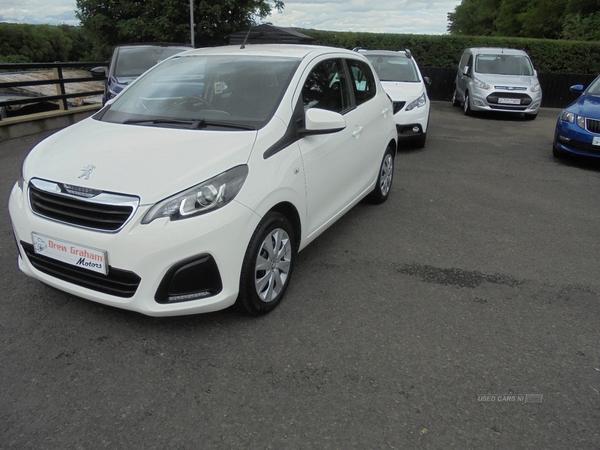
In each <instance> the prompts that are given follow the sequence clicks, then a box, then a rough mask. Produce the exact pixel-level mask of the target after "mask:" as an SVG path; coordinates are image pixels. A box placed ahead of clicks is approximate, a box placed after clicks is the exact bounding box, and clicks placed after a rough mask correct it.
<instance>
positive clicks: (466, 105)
mask: <svg viewBox="0 0 600 450" xmlns="http://www.w3.org/2000/svg"><path fill="white" fill-rule="evenodd" d="M463 106H464V108H463V111H464V112H465V116H470V115H471V114H473V110H472V109H471V98H470V96H469V93H468V92H465V103H464V105H463Z"/></svg>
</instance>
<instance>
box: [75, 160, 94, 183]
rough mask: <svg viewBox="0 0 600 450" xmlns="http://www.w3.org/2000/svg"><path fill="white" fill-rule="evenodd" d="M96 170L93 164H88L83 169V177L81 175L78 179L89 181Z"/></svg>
mask: <svg viewBox="0 0 600 450" xmlns="http://www.w3.org/2000/svg"><path fill="white" fill-rule="evenodd" d="M95 168H96V166H94V165H92V164H88V165H87V166H84V167H83V168H82V169H81V175H79V176H78V177H77V178H83V179H84V180H89V179H90V175H91V174H92V172H93V171H94V169H95Z"/></svg>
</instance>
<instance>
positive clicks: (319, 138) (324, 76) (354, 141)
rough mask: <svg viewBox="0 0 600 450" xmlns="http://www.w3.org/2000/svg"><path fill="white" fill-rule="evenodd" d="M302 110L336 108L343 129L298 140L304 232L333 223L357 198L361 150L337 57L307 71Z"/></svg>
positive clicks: (357, 117)
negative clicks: (343, 120)
mask: <svg viewBox="0 0 600 450" xmlns="http://www.w3.org/2000/svg"><path fill="white" fill-rule="evenodd" d="M300 101H301V102H302V104H303V106H304V110H305V111H306V110H307V109H309V108H321V109H326V110H330V111H334V112H338V113H340V114H342V115H343V116H344V119H345V120H346V128H345V129H343V130H341V131H338V132H335V133H329V134H320V135H312V136H305V137H303V138H302V139H300V140H299V141H298V145H299V147H300V151H301V154H302V160H303V163H304V173H305V180H306V217H307V235H308V237H309V238H310V236H311V235H313V234H314V233H315V232H316V231H318V230H320V229H321V228H323V227H324V226H327V225H328V224H329V223H331V222H333V221H334V220H335V219H337V217H339V216H340V215H341V214H342V213H344V212H345V211H346V210H347V209H349V207H351V206H352V205H353V200H354V199H355V198H356V197H357V196H358V192H357V191H358V188H357V177H358V175H359V172H360V170H361V169H364V168H362V167H360V164H359V162H358V161H357V159H356V158H357V153H358V152H359V150H360V143H361V142H360V139H359V138H360V131H361V130H362V128H363V124H362V122H361V116H360V113H359V112H358V111H357V110H356V108H354V105H353V103H352V96H351V94H350V86H349V84H348V78H347V75H346V71H345V68H344V64H343V61H342V60H341V59H340V58H325V59H323V58H321V59H320V60H317V62H316V64H315V65H314V66H313V67H312V69H311V70H310V72H309V74H308V75H307V77H306V79H305V81H304V83H303V85H302V93H301V99H300Z"/></svg>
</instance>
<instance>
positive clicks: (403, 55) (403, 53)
mask: <svg viewBox="0 0 600 450" xmlns="http://www.w3.org/2000/svg"><path fill="white" fill-rule="evenodd" d="M355 51H356V52H357V53H358V54H360V55H381V56H384V55H386V56H397V57H399V58H408V59H411V58H412V55H411V56H408V55H407V53H406V52H407V51H408V50H398V51H394V50H366V49H364V48H358V49H355ZM409 53H410V52H409Z"/></svg>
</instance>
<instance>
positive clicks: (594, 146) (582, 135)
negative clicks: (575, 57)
mask: <svg viewBox="0 0 600 450" xmlns="http://www.w3.org/2000/svg"><path fill="white" fill-rule="evenodd" d="M571 91H572V92H581V93H582V94H581V96H580V97H579V98H578V99H577V100H575V101H574V102H573V103H571V104H570V105H569V106H567V107H566V108H565V109H564V110H562V111H561V113H560V115H559V116H558V122H557V123H556V131H555V132H554V145H553V148H552V153H553V155H554V156H555V157H557V158H562V157H565V156H568V155H571V154H576V155H583V156H593V157H596V158H600V76H598V77H597V78H596V79H595V80H594V81H593V82H592V84H590V85H589V86H588V88H587V89H585V90H584V86H583V85H581V84H576V85H574V86H571Z"/></svg>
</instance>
